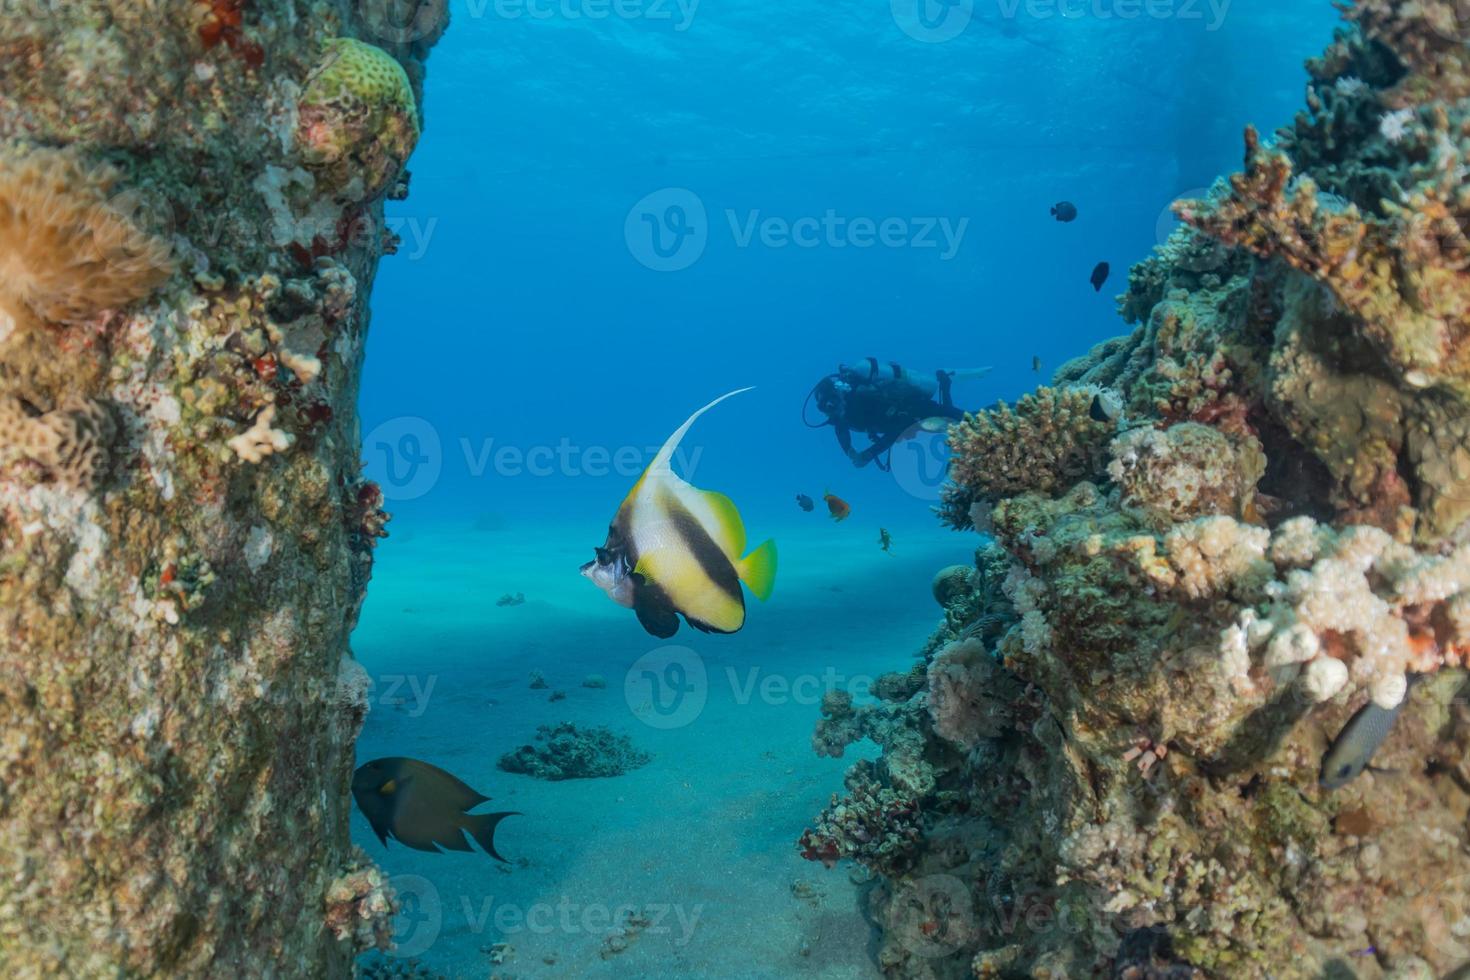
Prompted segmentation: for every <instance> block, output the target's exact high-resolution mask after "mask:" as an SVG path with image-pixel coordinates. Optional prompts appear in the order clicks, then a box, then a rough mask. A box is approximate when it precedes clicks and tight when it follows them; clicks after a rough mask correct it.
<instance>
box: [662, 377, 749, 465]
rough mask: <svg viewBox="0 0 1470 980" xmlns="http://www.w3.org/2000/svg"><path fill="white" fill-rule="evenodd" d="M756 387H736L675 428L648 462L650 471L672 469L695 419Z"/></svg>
mask: <svg viewBox="0 0 1470 980" xmlns="http://www.w3.org/2000/svg"><path fill="white" fill-rule="evenodd" d="M754 387H755V386H754V385H751V386H750V387H747V388H736V389H735V390H734V391H728V392H726V393H725V394H723V395H721V396H720V397H719V398H716V399H715V400H714V401H712V402H710V403H709V404H708V405H706V406H704V407H703V408H701V409H700V410H699V411H697V412H695V413H694V414H693V415H691V416H689V418H687V419H685V420H684V424H683V425H681V426H679V428H677V429H675V430H674V434H673V435H671V436H669V438H668V440H667V441H666V442H665V443H664V444H663V448H661V449H660V450H659V451H658V455H657V456H655V457H654V458H653V462H652V463H649V464H648V471H649V472H650V473H658V472H663V471H664V470H668V469H670V467H669V463H670V461H672V460H673V458H674V451H675V450H676V449H678V448H679V443H681V442H683V441H684V436H685V435H687V434H688V432H689V429H690V427H691V426H693V425H694V423H695V421H696V420H698V418H699V417H700V416H701V415H703V414H704V413H705V412H708V411H709V410H710V409H712V408H714V407H715V406H716V405H718V404H719V403H720V402H722V401H724V400H725V399H726V398H733V397H735V396H736V395H740V394H744V393H745V392H747V391H752V390H754Z"/></svg>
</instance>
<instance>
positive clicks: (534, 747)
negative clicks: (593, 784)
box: [497, 721, 653, 780]
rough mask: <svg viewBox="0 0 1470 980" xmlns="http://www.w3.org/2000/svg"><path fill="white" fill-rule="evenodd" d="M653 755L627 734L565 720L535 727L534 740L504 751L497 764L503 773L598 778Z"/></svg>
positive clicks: (636, 765)
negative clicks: (585, 726)
mask: <svg viewBox="0 0 1470 980" xmlns="http://www.w3.org/2000/svg"><path fill="white" fill-rule="evenodd" d="M652 759H653V756H651V755H649V754H648V753H647V752H644V751H643V750H642V749H639V748H637V747H636V746H634V745H633V740H632V739H631V738H629V737H628V736H627V735H624V734H621V733H619V732H615V731H613V730H612V729H611V728H608V727H607V726H605V725H597V726H595V727H592V728H584V727H582V726H580V725H575V724H573V723H572V722H569V721H565V722H562V723H561V724H558V725H542V726H541V727H540V728H538V729H536V741H535V743H534V744H531V745H522V746H521V747H520V748H518V749H516V750H515V751H514V752H507V753H506V754H505V755H502V756H501V757H500V762H499V763H497V764H498V765H499V767H500V768H501V769H504V770H505V771H506V772H517V773H521V774H523V775H526V776H534V777H536V778H537V779H551V780H561V779H598V778H604V777H608V776H621V775H623V774H624V773H626V772H630V771H632V770H634V769H639V768H642V767H643V766H646V765H648V763H649V762H650V761H652Z"/></svg>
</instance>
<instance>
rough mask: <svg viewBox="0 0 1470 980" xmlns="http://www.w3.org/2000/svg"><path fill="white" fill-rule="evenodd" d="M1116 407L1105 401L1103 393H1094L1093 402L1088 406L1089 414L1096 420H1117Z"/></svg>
mask: <svg viewBox="0 0 1470 980" xmlns="http://www.w3.org/2000/svg"><path fill="white" fill-rule="evenodd" d="M1116 407H1117V406H1116V405H1109V404H1108V403H1107V402H1106V401H1104V400H1103V396H1102V395H1093V396H1092V404H1091V405H1089V406H1088V408H1087V416H1088V418H1090V419H1092V420H1093V421H1094V422H1115V421H1117V418H1118V416H1117V413H1116V412H1115V411H1113V410H1114V409H1115V408H1116Z"/></svg>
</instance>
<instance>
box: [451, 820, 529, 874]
mask: <svg viewBox="0 0 1470 980" xmlns="http://www.w3.org/2000/svg"><path fill="white" fill-rule="evenodd" d="M519 816H520V814H519V813H516V812H515V811H514V810H508V811H506V812H505V813H467V814H465V815H464V818H463V820H462V821H461V822H460V826H462V827H464V829H465V830H466V831H468V832H469V835H470V836H471V837H473V838H474V839H475V843H476V844H479V845H480V846H481V847H483V848H484V849H485V853H486V854H488V855H490V856H491V857H493V858H494V859H495V860H497V861H501V862H503V863H505V864H509V863H510V862H509V861H506V860H505V858H503V857H501V856H500V852H499V851H497V850H495V828H496V826H498V825H499V823H500V821H502V820H504V819H505V818H506V817H519ZM465 850H467V851H468V850H469V845H468V844H467V845H465Z"/></svg>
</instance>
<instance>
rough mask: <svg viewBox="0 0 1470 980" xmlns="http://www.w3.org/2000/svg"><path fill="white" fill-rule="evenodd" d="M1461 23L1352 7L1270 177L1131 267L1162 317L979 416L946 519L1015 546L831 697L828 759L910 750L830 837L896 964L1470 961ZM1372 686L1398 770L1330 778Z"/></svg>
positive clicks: (940, 582)
mask: <svg viewBox="0 0 1470 980" xmlns="http://www.w3.org/2000/svg"><path fill="white" fill-rule="evenodd" d="M1453 7H1454V5H1453V4H1451V3H1448V2H1442V0H1428V2H1425V3H1415V4H1408V3H1396V2H1389V0H1359V2H1357V3H1355V4H1352V5H1351V6H1349V7H1347V9H1346V11H1345V14H1346V17H1347V18H1348V20H1349V22H1350V23H1349V26H1348V27H1347V28H1345V29H1344V30H1342V31H1340V32H1339V33H1338V35H1337V36H1336V38H1335V39H1334V41H1333V44H1332V46H1331V47H1330V48H1329V49H1328V51H1327V52H1326V53H1325V54H1324V55H1323V56H1322V57H1321V58H1319V59H1316V60H1314V61H1312V62H1311V63H1310V64H1309V70H1310V72H1311V74H1312V82H1311V84H1310V87H1309V91H1308V108H1307V111H1306V112H1304V113H1302V114H1301V115H1300V116H1298V117H1297V119H1296V120H1295V121H1294V123H1293V124H1292V125H1291V126H1290V127H1288V128H1286V129H1284V130H1282V131H1281V132H1280V133H1279V134H1278V135H1277V137H1276V139H1275V141H1274V143H1271V144H1269V145H1268V144H1267V142H1266V141H1264V140H1261V139H1260V138H1259V137H1258V136H1257V135H1256V134H1255V133H1254V132H1250V133H1248V134H1247V139H1246V149H1247V159H1246V168H1245V171H1244V172H1243V173H1241V174H1237V175H1235V176H1234V177H1232V178H1230V179H1229V180H1226V181H1222V182H1219V183H1217V184H1216V186H1215V188H1214V189H1213V190H1212V191H1211V192H1210V194H1209V195H1208V196H1207V197H1206V198H1205V199H1203V200H1199V201H1188V202H1183V203H1181V204H1180V205H1179V207H1178V210H1179V213H1180V215H1181V216H1182V217H1183V219H1184V220H1185V222H1186V225H1185V226H1184V227H1181V228H1180V229H1179V230H1177V231H1175V232H1174V233H1173V234H1172V235H1171V236H1170V238H1169V239H1168V241H1167V242H1166V243H1165V244H1164V245H1162V246H1161V247H1160V248H1159V249H1157V250H1156V252H1155V254H1154V255H1153V256H1152V257H1150V258H1149V259H1147V260H1145V261H1144V262H1142V263H1140V264H1139V265H1138V266H1137V267H1135V268H1134V270H1133V273H1132V275H1131V276H1130V281H1129V288H1128V291H1127V293H1126V294H1125V295H1124V296H1123V297H1121V299H1120V305H1119V309H1120V312H1121V313H1122V315H1123V316H1124V318H1125V319H1126V320H1128V321H1129V322H1130V323H1132V324H1135V327H1134V329H1133V331H1132V333H1131V334H1129V335H1127V336H1123V337H1118V338H1115V339H1113V340H1110V341H1107V342H1105V343H1103V344H1099V345H1098V346H1097V347H1096V348H1094V350H1093V351H1092V352H1090V353H1089V354H1087V355H1086V356H1084V357H1081V358H1078V359H1076V360H1074V361H1071V362H1068V363H1067V364H1065V365H1063V366H1062V367H1061V368H1060V369H1059V370H1058V371H1057V372H1056V375H1055V377H1054V378H1053V379H1052V384H1051V385H1050V386H1048V387H1045V388H1042V389H1041V390H1039V391H1038V392H1037V393H1036V394H1035V395H1032V396H1027V398H1023V399H1022V400H1021V402H1020V403H1019V404H1018V405H1017V407H1016V408H1015V409H1009V408H1004V407H1002V408H1001V409H999V410H994V411H991V412H986V413H981V415H980V416H977V417H972V418H969V419H966V420H965V421H964V422H962V423H959V424H957V425H955V426H953V427H952V428H951V432H950V441H951V445H952V447H953V450H954V458H953V461H952V464H951V476H952V486H951V487H950V488H949V490H948V491H947V493H946V495H945V498H944V507H943V508H942V511H941V516H942V517H943V518H944V519H945V520H946V521H947V522H948V523H950V524H952V525H954V526H957V527H964V526H967V525H968V524H969V523H970V522H971V521H974V522H975V523H976V524H977V525H978V526H979V527H980V529H981V530H983V531H986V532H988V533H989V534H990V535H991V536H992V538H991V540H990V541H989V542H987V543H986V544H984V545H983V546H982V547H981V548H980V549H979V550H978V551H977V553H976V562H975V566H974V567H973V568H972V569H968V570H966V571H963V572H962V571H959V570H955V569H946V570H945V571H944V572H943V573H942V575H941V576H940V577H939V578H938V579H937V580H936V584H935V596H936V599H938V600H939V601H940V603H941V605H943V606H944V609H945V616H944V621H943V623H942V624H941V626H940V628H939V629H938V630H937V631H936V633H935V635H934V636H933V637H931V638H930V640H929V641H928V642H927V643H926V644H925V645H924V647H923V648H922V651H921V660H920V662H919V664H918V665H917V666H916V668H915V669H913V670H909V671H905V672H903V673H901V674H898V675H892V677H891V679H889V680H887V681H885V682H884V683H882V684H880V685H878V686H876V687H875V693H878V696H879V700H878V701H877V702H876V703H865V704H858V703H855V702H854V701H853V700H852V699H851V698H849V697H847V696H846V695H844V694H842V693H841V692H837V693H834V694H833V695H831V696H829V698H828V700H827V702H826V703H824V705H823V716H824V717H823V718H822V720H821V721H819V722H818V724H817V729H816V733H815V735H814V739H813V741H814V744H815V745H816V748H817V750H818V751H819V752H822V753H824V754H836V753H835V751H834V750H836V751H840V750H841V748H842V747H845V746H846V745H847V744H849V743H850V742H851V741H853V740H855V739H858V738H867V739H870V740H872V741H874V742H876V743H877V744H878V745H879V747H880V748H881V749H882V756H881V758H879V759H878V760H876V761H872V762H869V761H864V762H862V763H859V764H858V765H856V766H855V767H854V768H853V769H852V771H851V772H850V774H849V779H848V789H849V794H848V796H846V797H840V798H836V799H834V802H833V804H832V806H831V807H829V808H828V809H827V811H825V812H824V813H823V814H821V815H820V816H819V817H818V818H817V822H816V824H815V825H814V826H813V828H812V829H811V830H809V831H808V832H807V834H806V835H805V836H804V837H803V838H802V840H801V844H800V847H801V850H802V852H803V853H804V854H805V855H806V856H807V857H809V858H811V859H813V860H820V861H823V862H825V863H829V864H830V863H833V862H835V861H838V860H841V859H852V860H854V861H856V862H858V863H859V864H862V865H864V866H865V867H866V868H867V869H868V870H869V871H871V872H873V873H874V874H876V875H878V876H880V878H881V881H880V882H879V884H878V885H877V886H876V887H875V888H874V889H873V890H872V891H871V892H870V902H871V908H870V911H871V913H872V919H873V921H874V922H876V923H877V924H878V925H879V927H880V928H881V929H882V931H883V936H882V939H881V942H880V944H879V948H878V950H877V954H876V959H877V962H878V965H879V966H880V967H881V968H882V969H883V970H884V972H885V973H887V974H888V975H892V976H900V977H915V978H926V980H931V978H943V977H954V978H958V977H966V976H973V977H986V978H988V977H1012V976H1014V977H1026V976H1029V977H1047V978H1053V980H1055V978H1060V977H1083V976H1097V975H1104V976H1115V977H1123V976H1149V977H1180V978H1184V977H1191V978H1194V977H1206V976H1209V977H1232V978H1234V977H1242V978H1260V980H1264V978H1268V977H1269V978H1275V980H1307V978H1313V980H1316V978H1321V977H1324V976H1357V977H1364V978H1386V977H1409V976H1426V977H1427V976H1445V975H1451V974H1453V973H1454V971H1456V970H1459V969H1462V968H1464V967H1465V966H1466V965H1467V964H1470V939H1467V937H1470V913H1467V910H1470V825H1467V817H1466V814H1467V813H1470V761H1467V756H1466V751H1467V748H1470V710H1467V708H1466V706H1465V700H1466V699H1465V694H1466V693H1467V690H1470V685H1467V681H1466V678H1467V673H1466V669H1465V668H1466V666H1467V661H1466V657H1467V651H1470V241H1467V237H1466V236H1467V229H1470V191H1467V189H1466V188H1467V187H1470V183H1467V181H1466V179H1465V178H1466V174H1467V172H1470V150H1467V149H1466V147H1470V58H1467V57H1466V55H1465V52H1466V50H1467V47H1466V43H1467V41H1470V20H1466V19H1464V18H1456V17H1455V16H1454V10H1453ZM1100 397H1108V398H1112V399H1114V400H1115V403H1116V411H1114V410H1113V406H1106V405H1104V406H1100V410H1098V409H1099V406H1097V405H1096V404H1095V403H1094V398H1100ZM1369 705H1375V706H1377V708H1378V709H1380V710H1387V711H1393V712H1395V715H1394V716H1393V717H1394V719H1395V720H1394V722H1393V725H1392V728H1391V730H1390V731H1389V734H1388V736H1387V738H1386V739H1385V740H1384V741H1383V743H1382V745H1381V747H1374V748H1376V754H1375V755H1373V757H1372V759H1371V762H1372V763H1373V765H1374V766H1375V767H1379V768H1376V769H1375V770H1373V771H1367V772H1363V773H1362V774H1360V775H1358V776H1356V778H1354V779H1352V780H1350V781H1348V782H1346V783H1345V784H1341V785H1337V784H1336V783H1335V782H1333V783H1324V781H1323V780H1322V779H1321V774H1322V769H1323V760H1324V757H1325V756H1326V754H1327V752H1328V749H1329V746H1332V745H1333V744H1334V742H1335V741H1336V740H1338V738H1339V734H1340V733H1342V732H1343V730H1344V728H1345V726H1346V725H1347V723H1348V720H1349V719H1350V718H1352V717H1354V715H1355V714H1356V713H1357V712H1359V711H1360V710H1362V709H1364V708H1365V707H1366V706H1369ZM1350 747H1351V746H1350ZM1359 751H1363V750H1359ZM1356 761H1358V762H1364V761H1368V760H1367V759H1365V758H1359V759H1357V760H1356Z"/></svg>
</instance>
